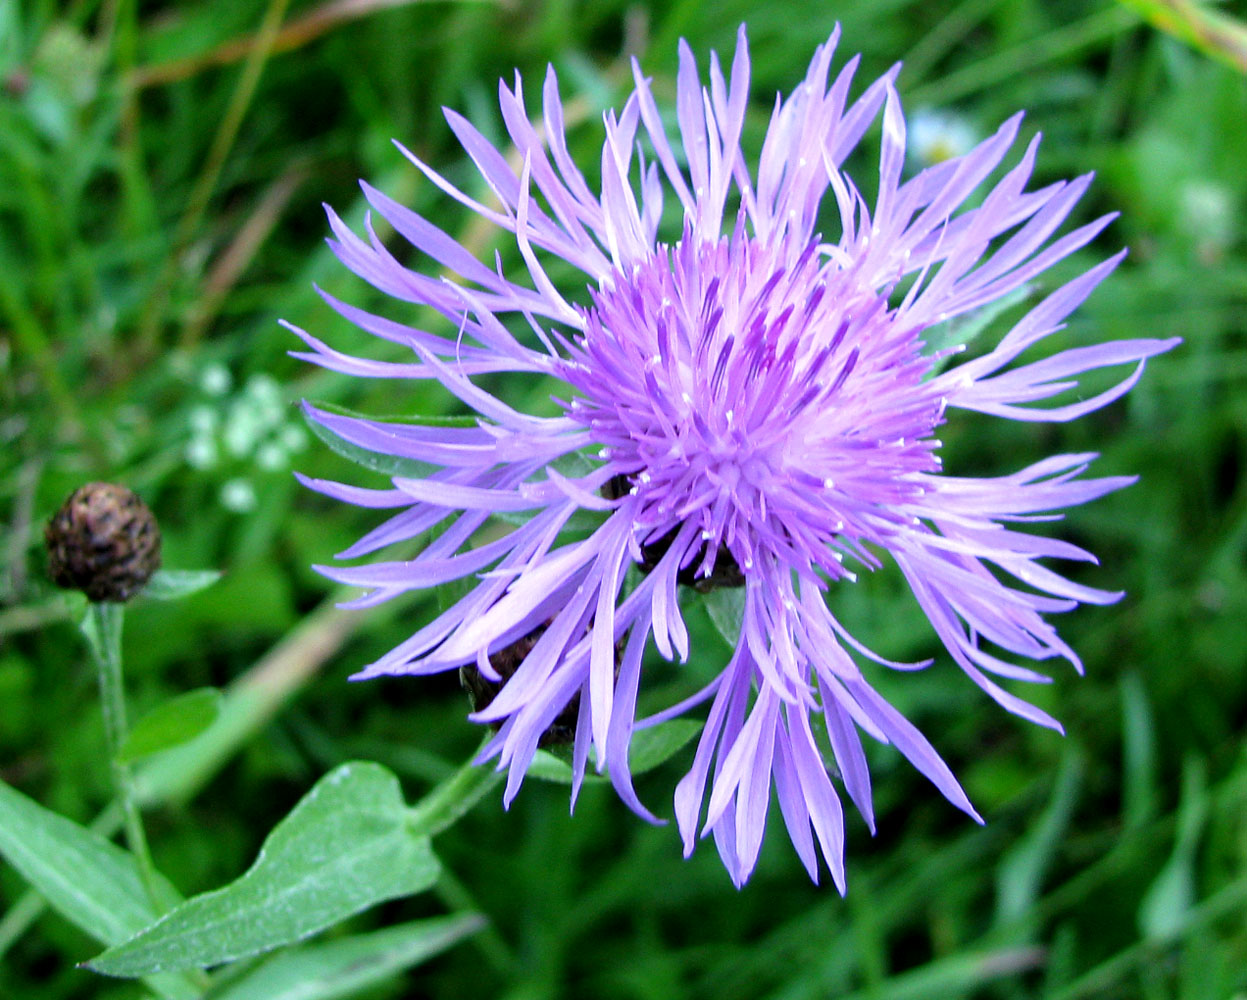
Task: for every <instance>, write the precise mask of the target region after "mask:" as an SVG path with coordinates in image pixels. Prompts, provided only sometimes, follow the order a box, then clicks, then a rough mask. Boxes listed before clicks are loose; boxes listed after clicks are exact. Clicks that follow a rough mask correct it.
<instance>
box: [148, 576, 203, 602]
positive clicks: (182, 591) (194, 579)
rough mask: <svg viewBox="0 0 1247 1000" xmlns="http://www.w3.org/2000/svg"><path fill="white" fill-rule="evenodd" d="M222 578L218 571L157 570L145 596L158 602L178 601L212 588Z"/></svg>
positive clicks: (149, 582) (149, 581)
mask: <svg viewBox="0 0 1247 1000" xmlns="http://www.w3.org/2000/svg"><path fill="white" fill-rule="evenodd" d="M221 576H222V573H221V571H220V570H216V569H161V570H157V571H156V572H155V573H153V574H152V578H151V579H150V580H148V581H147V586H145V587H144V588H143V596H144V597H150V598H152V599H153V600H157V601H176V600H178V599H179V598H182V597H187V596H189V595H191V594H193V593H195V592H196V591H199V590H203V589H204V588H205V587H211V586H212V585H213V584H214V583H216V582H217V580H219V579H221Z"/></svg>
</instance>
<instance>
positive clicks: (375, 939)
mask: <svg viewBox="0 0 1247 1000" xmlns="http://www.w3.org/2000/svg"><path fill="white" fill-rule="evenodd" d="M484 926H485V919H484V918H483V917H481V916H479V915H478V914H475V913H464V914H458V915H457V916H453V917H436V918H434V919H432V920H417V921H415V922H414V923H409V924H400V925H399V926H397V927H387V928H386V929H385V930H381V931H374V932H373V933H371V934H358V935H355V936H353V937H348V938H342V939H341V940H339V941H329V942H326V943H325V944H311V945H305V946H303V947H301V948H291V949H289V950H287V951H283V952H282V953H281V954H279V955H275V956H273V957H272V958H271V959H269V960H268V961H267V962H265V963H264V964H263V965H261V966H260V967H259V968H258V969H255V970H254V971H252V972H250V973H248V974H247V975H245V976H243V977H242V978H241V979H239V980H236V981H235V982H233V983H231V984H230V985H229V986H228V987H227V988H226V989H225V991H224V992H222V993H221V994H219V995H218V996H217V997H216V1000H255V998H257V997H263V998H264V1000H336V998H337V997H347V996H354V995H355V994H356V993H358V992H359V991H360V990H363V989H365V988H366V987H369V986H373V985H375V984H377V983H380V982H383V981H384V980H386V979H388V978H389V977H390V976H393V975H394V974H395V973H398V972H401V971H403V970H404V969H409V968H411V967H412V966H414V965H418V964H419V963H420V962H423V961H424V960H425V959H427V958H431V957H432V956H434V955H436V954H438V953H439V952H442V951H445V950H446V949H447V948H449V947H450V946H451V945H453V944H456V943H457V942H459V941H461V940H462V939H463V938H465V937H467V936H468V935H470V934H474V933H475V932H476V931H478V930H480V929H481V928H482V927H484Z"/></svg>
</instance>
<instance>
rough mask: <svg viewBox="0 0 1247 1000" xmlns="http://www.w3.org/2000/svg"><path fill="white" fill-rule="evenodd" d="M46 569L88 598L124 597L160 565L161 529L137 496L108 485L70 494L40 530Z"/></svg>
mask: <svg viewBox="0 0 1247 1000" xmlns="http://www.w3.org/2000/svg"><path fill="white" fill-rule="evenodd" d="M43 536H44V540H45V541H46V543H47V546H48V573H49V575H50V576H51V577H52V582H53V583H55V584H56V585H57V586H58V587H65V588H68V589H70V590H81V591H82V592H83V593H84V594H86V595H87V597H88V599H90V600H92V601H97V602H98V601H114V602H122V601H128V600H129V599H130V598H131V597H133V596H134V595H135V594H137V593H138V592H139V591H140V590H142V589H143V585H144V584H145V583H147V580H148V578H149V577H150V576H151V575H152V574H153V573H154V572H156V570H158V569H159V568H160V528H159V527H157V525H156V518H155V517H154V516H153V515H152V512H151V511H150V510H149V509H148V507H147V504H145V503H143V501H142V500H140V499H139V497H138V496H137V495H136V494H135V493H132V492H131V491H130V490H128V489H126V488H125V487H124V486H117V485H115V484H113V483H87V484H86V485H85V486H80V487H79V488H78V489H76V490H74V492H73V493H71V494H70V495H69V499H68V500H66V501H65V502H64V503H63V504H62V505H61V508H60V510H58V511H57V512H56V513H55V514H53V515H52V519H51V520H50V521H49V522H48V525H47V527H46V528H45V529H44V531H43Z"/></svg>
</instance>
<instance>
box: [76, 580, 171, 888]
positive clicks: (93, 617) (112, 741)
mask: <svg viewBox="0 0 1247 1000" xmlns="http://www.w3.org/2000/svg"><path fill="white" fill-rule="evenodd" d="M124 610H125V609H124V607H123V605H120V604H114V603H111V602H107V601H101V602H98V603H97V602H93V603H92V604H91V605H90V606H89V609H88V611H87V623H86V626H85V627H84V629H83V631H84V632H85V633H86V636H87V642H88V644H89V645H90V647H91V652H92V654H93V656H94V659H95V665H96V668H97V669H98V671H99V678H100V705H101V708H102V709H103V713H104V733H105V736H106V738H107V740H108V758H109V762H110V763H111V764H112V769H113V784H114V786H115V788H116V791H117V799H118V801H119V802H120V803H121V812H122V821H123V824H124V826H125V831H126V841H127V842H128V843H129V845H130V852H131V853H132V854H133V855H134V859H135V861H136V862H137V864H138V869H139V877H140V878H142V880H143V888H144V889H146V890H147V896H148V898H149V899H150V900H151V904H152V906H153V907H154V908H155V911H156V912H157V913H163V912H164V911H165V905H164V900H163V899H162V898H161V894H160V891H159V890H158V889H157V887H156V869H155V866H154V865H153V864H152V857H151V852H150V851H149V850H148V849H147V835H146V834H145V833H144V832H143V820H142V817H141V816H139V807H138V798H137V796H136V795H135V793H134V778H133V776H132V775H131V773H130V766H129V765H128V764H124V763H122V761H121V748H122V745H123V744H124V743H125V739H126V694H125V687H124V684H123V683H122V673H121V626H122V618H123V613H124Z"/></svg>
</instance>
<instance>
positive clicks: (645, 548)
mask: <svg viewBox="0 0 1247 1000" xmlns="http://www.w3.org/2000/svg"><path fill="white" fill-rule="evenodd" d="M630 489H632V483H631V481H630V480H629V479H628V477H627V476H612V477H611V478H610V479H608V480H607V481H606V484H605V485H604V486H603V487H602V490H601V493H602V496H603V498H605V499H607V500H618V499H620V498H621V497H625V496H627V495H628V491H629V490H630ZM678 530H679V529H677V528H673V529H672V530H671V531H669V532H667V533H666V534H665V535H663V536H662V537H661V538H658V539H655V540H654V541H652V542H649V543H647V544H645V545H642V546H641V561H640V563H638V566H639V568H640V570H641V572H642V573H645V574H646V575H648V574H650V573H652V572H653V571H654V568H655V567H656V566H657V565H658V561H659V560H660V559H662V557H663V556H665V555H666V554H667V550H668V549H669V548H671V543H672V542H674V541H675V536H676V532H677V531H678ZM705 552H706V547H705V545H703V546H702V547H701V548H700V549H699V550H698V553H697V555H695V556H694V557H693V558H692V560H691V561H690V562H689V564H688V565H687V566H685V567H683V568H682V569H680V570H679V571H678V572H677V573H676V582H677V583H681V584H683V585H684V586H685V587H692V588H693V589H694V590H696V591H698V592H699V593H702V594H708V593H710V591H712V590H718V589H719V588H720V587H743V586H744V585H745V574H744V573H743V572H742V571H741V568H740V566H739V565H738V564H737V562H736V557H735V556H733V555H732V553H731V552H729V551H728V550H727V547H726V546H720V548H719V551H718V552H716V553H715V556H714V565H713V566H712V567H710V573H709V575H708V576H698V575H697V571H698V570H699V569H701V563H702V559H703V558H704V557H705Z"/></svg>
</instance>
